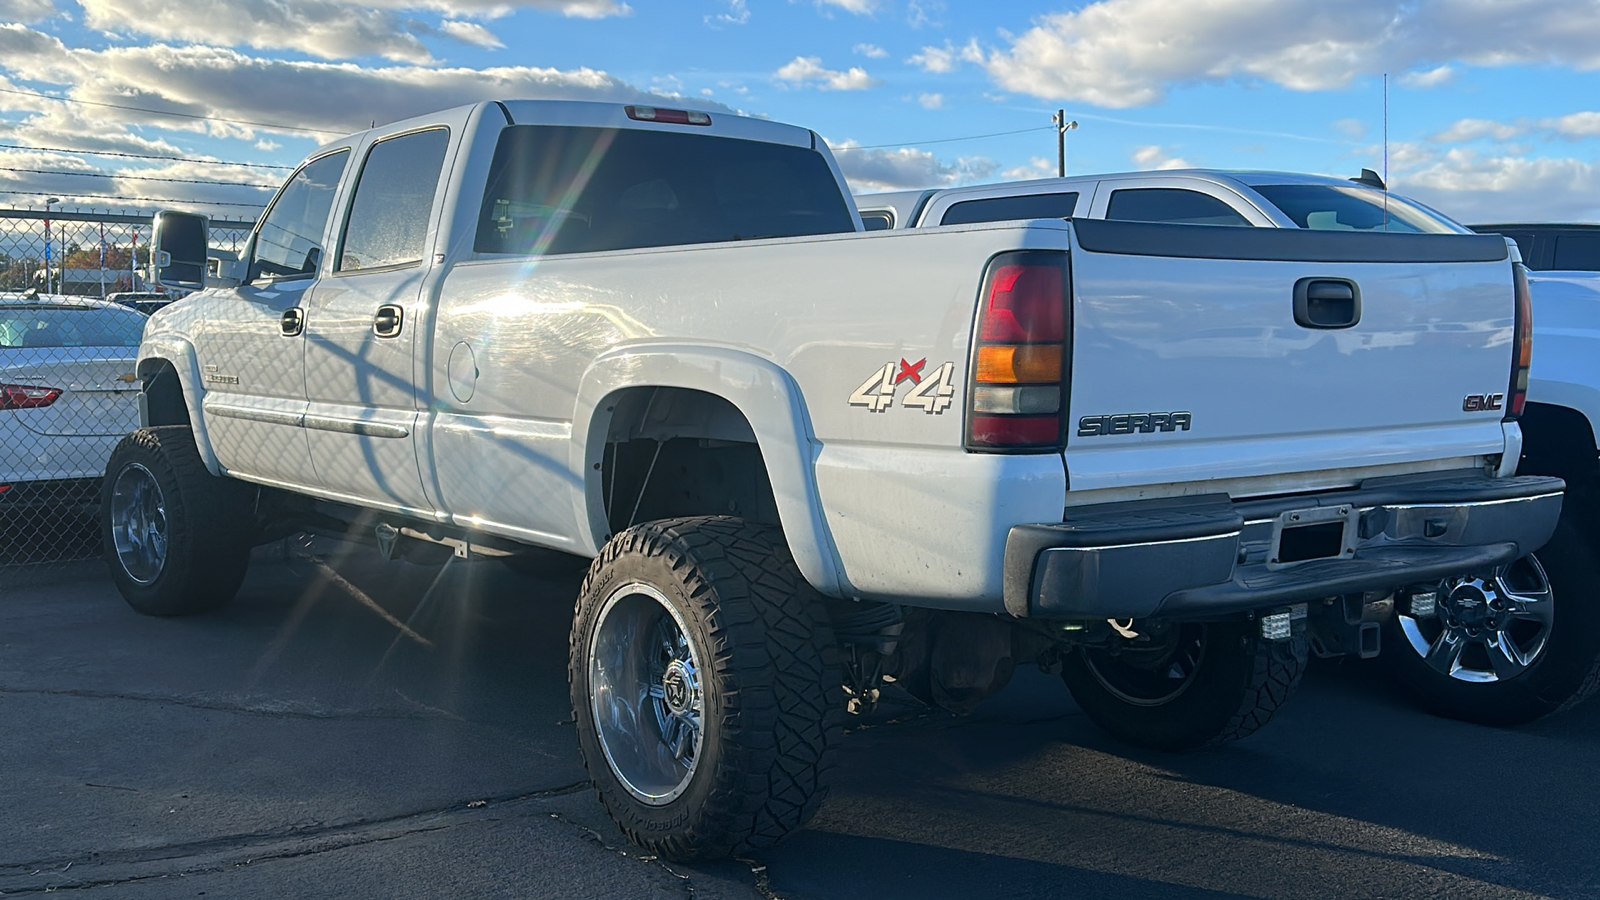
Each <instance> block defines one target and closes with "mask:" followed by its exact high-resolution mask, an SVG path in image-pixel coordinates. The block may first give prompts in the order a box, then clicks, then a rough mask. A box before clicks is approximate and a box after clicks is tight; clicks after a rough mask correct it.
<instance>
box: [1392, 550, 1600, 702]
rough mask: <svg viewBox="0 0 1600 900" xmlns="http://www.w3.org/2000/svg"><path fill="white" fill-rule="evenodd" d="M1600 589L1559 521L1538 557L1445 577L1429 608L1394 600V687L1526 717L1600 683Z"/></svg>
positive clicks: (1413, 695)
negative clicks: (1472, 573) (1413, 606)
mask: <svg viewBox="0 0 1600 900" xmlns="http://www.w3.org/2000/svg"><path fill="white" fill-rule="evenodd" d="M1597 590H1600V572H1597V571H1596V569H1595V556H1594V554H1593V553H1592V552H1591V551H1590V550H1589V549H1588V547H1587V545H1586V544H1585V542H1584V541H1583V539H1582V535H1581V534H1580V533H1579V532H1578V531H1577V529H1575V528H1574V527H1573V526H1572V525H1571V523H1569V522H1567V521H1563V522H1562V523H1561V524H1560V525H1559V526H1558V527H1557V529H1556V533H1555V535H1554V536H1553V537H1552V538H1551V539H1550V543H1548V544H1546V545H1545V547H1544V549H1542V550H1540V551H1539V553H1538V554H1537V558H1536V557H1535V556H1533V555H1529V556H1524V557H1522V558H1521V559H1519V560H1517V561H1515V562H1513V563H1511V564H1510V565H1507V566H1502V567H1500V568H1499V569H1497V570H1495V571H1493V572H1490V573H1487V574H1483V575H1469V576H1462V577H1458V578H1452V579H1448V580H1446V581H1445V582H1443V583H1442V584H1440V585H1439V586H1438V588H1437V589H1436V591H1435V592H1434V597H1435V601H1434V604H1433V608H1432V609H1431V610H1426V611H1423V610H1414V609H1412V608H1411V607H1410V605H1409V604H1408V603H1406V602H1405V601H1402V602H1400V603H1398V604H1397V607H1396V610H1395V616H1394V618H1393V619H1392V620H1391V621H1390V622H1389V623H1388V624H1387V625H1386V626H1385V627H1386V633H1385V634H1384V638H1383V655H1382V660H1383V663H1384V665H1385V668H1387V670H1388V672H1389V675H1390V677H1391V680H1392V683H1393V684H1394V686H1395V688H1396V689H1397V691H1398V692H1399V693H1400V694H1401V695H1402V696H1404V697H1405V698H1406V699H1407V700H1409V701H1411V702H1412V703H1413V704H1415V705H1416V706H1419V707H1421V708H1422V709H1425V710H1427V711H1428V712H1431V713H1434V714H1435V715H1440V716H1444V717H1446V718H1451V719H1460V720H1462V721H1465V722H1474V723H1477V724H1480V725H1497V726H1506V725H1519V724H1522V723H1524V722H1531V721H1533V720H1534V719H1537V718H1540V717H1541V716H1545V715H1548V714H1550V713H1553V712H1558V711H1560V710H1562V709H1566V708H1568V707H1571V706H1573V705H1575V704H1576V703H1578V702H1580V701H1581V700H1583V698H1585V697H1587V696H1588V695H1589V694H1592V693H1593V692H1594V690H1595V687H1596V685H1597V683H1600V608H1597V607H1596V603H1597V602H1600V594H1597ZM1416 613H1421V614H1416Z"/></svg>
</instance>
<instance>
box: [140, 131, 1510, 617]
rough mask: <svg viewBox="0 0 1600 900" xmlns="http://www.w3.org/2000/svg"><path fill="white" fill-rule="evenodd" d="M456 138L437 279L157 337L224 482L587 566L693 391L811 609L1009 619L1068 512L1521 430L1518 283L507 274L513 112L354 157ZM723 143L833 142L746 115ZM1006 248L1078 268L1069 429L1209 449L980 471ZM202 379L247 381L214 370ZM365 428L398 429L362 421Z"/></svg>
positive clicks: (258, 297) (1422, 271) (685, 267)
mask: <svg viewBox="0 0 1600 900" xmlns="http://www.w3.org/2000/svg"><path fill="white" fill-rule="evenodd" d="M508 106H509V107H510V111H511V113H512V116H513V117H514V118H515V121H516V122H517V123H518V124H526V123H530V122H534V123H544V124H600V125H606V126H610V127H649V128H669V127H673V126H665V125H655V124H649V125H646V124H643V123H638V122H630V121H629V120H628V119H626V118H624V117H622V115H621V111H620V108H618V107H603V106H600V105H597V104H535V103H511V104H508ZM440 123H442V124H445V125H448V127H450V128H451V144H450V151H449V154H448V156H447V161H448V162H447V169H446V176H445V178H444V179H443V180H442V181H441V183H440V187H439V196H438V197H437V201H436V204H435V208H434V213H433V219H432V221H431V222H430V223H429V232H428V233H429V238H428V249H429V252H428V254H427V256H426V258H425V259H424V261H423V263H422V264H421V265H418V266H415V267H412V268H410V269H406V270H404V271H403V272H389V273H386V274H385V276H384V277H383V278H381V279H374V278H371V277H370V276H366V278H367V279H368V280H369V281H371V282H372V283H370V284H355V283H354V282H355V281H356V279H349V278H341V277H338V276H336V275H333V274H332V273H331V270H330V269H329V267H328V266H329V264H328V262H327V261H324V263H323V266H324V268H323V271H322V273H321V274H320V275H319V277H318V278H317V279H315V280H312V281H302V282H295V283H279V284H276V285H267V286H264V287H261V286H249V285H246V286H243V287H236V288H227V289H220V288H216V289H211V290H208V291H206V292H204V293H201V294H198V295H195V296H193V297H191V298H190V299H189V300H188V301H187V302H185V303H183V304H179V305H177V306H174V307H171V308H169V309H167V310H163V311H162V312H160V313H158V314H157V316H156V317H155V319H154V320H153V322H152V324H151V326H150V328H149V330H148V331H147V333H146V338H145V344H144V347H143V348H142V350H141V360H142V361H148V360H151V359H155V358H164V359H168V360H170V361H171V362H172V363H173V364H174V366H175V368H176V369H177V371H178V373H179V376H180V378H181V379H182V381H183V385H184V389H185V392H186V394H187V396H188V397H189V408H190V411H191V417H192V418H193V420H194V422H195V425H196V436H197V440H199V442H200V443H201V450H202V454H203V455H204V456H205V457H206V459H207V461H208V465H210V466H212V468H213V470H214V471H215V472H217V473H225V474H228V475H232V476H235V477H238V478H242V479H246V480H250V481H254V482H258V483H262V484H268V485H274V486H278V487H282V488H285V489H288V490H292V491H297V492H300V493H304V494H310V495H313V496H319V497H324V498H329V499H334V500H340V501H345V502H349V503H354V504H357V505H361V506H366V507H369V508H373V509H380V510H387V511H391V512H395V513H400V514H403V515H407V516H412V517H415V518H418V519H423V520H431V521H437V522H449V523H452V524H456V525H460V526H463V527H467V528H471V529H474V530H478V531H482V532H486V533H490V534H495V535H500V536H504V537H510V538H513V539H516V540H519V541H523V542H526V543H529V544H534V545H539V546H545V547H552V548H557V549H561V550H566V551H569V552H573V553H578V554H588V555H593V554H595V553H597V552H598V549H599V547H600V545H601V544H602V543H603V542H604V540H605V539H606V537H607V534H606V532H607V525H606V520H605V516H604V514H603V510H602V509H601V496H602V494H601V485H600V482H599V477H600V476H599V473H598V472H597V471H596V470H597V469H598V466H597V463H599V462H600V461H601V459H602V453H603V449H604V437H605V434H606V428H607V424H608V421H609V415H610V406H609V405H608V403H607V400H608V398H610V397H613V396H614V395H615V394H616V393H617V392H618V391H622V390H625V389H628V388H634V387H651V386H668V387H682V388H691V389H695V390H700V391H705V392H708V393H712V394H715V395H717V396H720V397H723V398H725V399H727V400H728V401H729V402H731V403H732V404H733V405H734V406H735V407H737V408H738V409H739V411H740V412H741V413H742V414H743V415H744V417H745V419H746V420H747V421H748V422H749V424H750V428H751V431H753V433H754V435H755V438H756V442H757V444H758V445H759V447H760V450H761V453H762V456H763V459H764V461H765V464H766V467H767V469H768V473H769V475H770V479H771V483H772V486H773V490H774V494H775V498H776V501H777V507H778V512H779V515H780V518H781V521H782V525H783V528H784V531H785V534H786V536H787V539H788V541H789V544H790V546H791V548H792V549H793V551H794V554H795V557H796V560H797V562H798V564H799V567H800V569H801V571H802V573H803V574H804V575H805V577H806V578H807V580H808V581H810V582H811V583H812V584H813V585H814V586H816V587H817V588H818V589H819V590H821V591H823V592H824V593H827V594H831V595H835V596H848V597H872V598H883V599H894V600H899V601H902V602H909V603H913V604H917V605H930V606H940V607H951V608H969V609H985V610H999V609H1000V608H1001V607H1000V599H1001V595H1002V557H1003V553H1004V549H1005V543H1006V537H1007V533H1008V531H1009V530H1010V529H1011V528H1012V527H1013V526H1015V525H1020V524H1026V523H1040V522H1060V521H1061V519H1062V515H1063V509H1064V508H1065V507H1066V506H1068V505H1071V504H1074V503H1083V502H1093V501H1096V500H1105V499H1115V498H1119V497H1128V498H1132V497H1135V496H1171V495H1178V494H1185V493H1199V492H1205V491H1216V490H1225V491H1230V492H1232V493H1234V494H1235V495H1236V496H1249V495H1253V494H1267V493H1279V492H1287V491H1297V490H1315V489H1322V488H1333V487H1341V486H1350V485H1354V484H1356V483H1358V482H1359V481H1361V480H1362V479H1363V478H1366V477H1370V476H1372V475H1375V474H1399V473H1404V472H1416V471H1431V470H1436V469H1440V468H1448V467H1468V466H1474V465H1483V464H1484V463H1485V457H1486V456H1488V455H1492V454H1500V453H1503V452H1506V451H1507V449H1508V443H1509V442H1514V440H1515V426H1514V425H1513V426H1509V427H1507V428H1503V427H1502V425H1501V423H1500V420H1499V416H1497V415H1496V416H1484V415H1482V414H1479V415H1477V416H1474V415H1472V414H1468V413H1464V412H1462V411H1461V406H1462V403H1461V397H1462V395H1464V394H1467V393H1473V392H1482V391H1487V390H1499V389H1503V386H1504V384H1505V382H1506V379H1507V376H1508V367H1509V355H1510V354H1509V349H1508V347H1509V342H1510V340H1511V332H1512V303H1511V288H1510V267H1509V263H1498V264H1493V263H1473V264H1449V265H1414V264H1413V265H1407V264H1341V265H1334V266H1311V265H1310V264H1305V263H1262V262H1236V261H1226V260H1191V259H1179V258H1156V257H1131V256H1110V255H1100V254H1093V253H1087V252H1084V251H1083V250H1082V248H1081V247H1079V246H1077V245H1076V243H1075V238H1074V233H1073V230H1072V228H1071V226H1069V225H1068V224H1067V223H1065V222H1060V221H1035V222H1011V223H1001V224H989V225H971V226H951V227H943V228H932V229H926V230H917V231H890V232H881V233H871V234H868V233H849V234H840V235H826V236H817V237H800V238H784V239H771V240H750V241H741V242H737V243H722V244H701V245H694V246H679V247H668V248H655V249H642V250H620V251H609V252H604V253H586V254H571V255H563V256H550V257H545V258H533V257H508V256H506V255H497V254H484V253H477V252H475V251H474V250H473V249H472V244H473V230H474V228H475V226H476V222H477V219H478V213H479V205H480V203H481V201H482V198H483V196H484V186H485V180H486V178H487V171H488V168H489V161H490V158H491V156H492V154H493V151H494V146H495V141H496V139H497V136H498V133H499V131H500V129H501V128H502V127H504V125H505V119H504V117H503V116H502V115H501V113H500V112H499V111H498V109H497V106H496V105H495V104H481V105H479V106H475V107H471V108H469V109H467V110H457V111H451V112H447V113H444V114H441V116H440V117H439V118H437V119H433V118H425V119H417V120H412V121H409V122H404V123H398V124H396V125H393V126H387V127H385V128H381V129H377V130H375V131H372V132H366V133H363V134H360V135H355V136H352V137H350V138H347V139H345V140H344V141H341V142H336V143H335V144H334V145H330V147H335V146H348V147H350V148H352V149H353V150H354V154H353V157H354V159H355V160H359V159H360V156H361V154H362V153H363V152H364V148H366V147H368V146H370V145H371V144H372V142H373V141H374V140H376V139H378V138H381V137H383V136H386V135H391V134H395V133H398V132H402V131H405V130H410V129H416V128H419V127H425V126H428V125H432V124H440ZM716 127H717V132H716V133H718V134H721V135H723V136H731V137H745V138H749V139H755V140H766V141H773V142H787V143H792V144H795V145H797V146H806V145H807V142H811V141H814V140H815V139H814V136H811V135H810V134H809V132H806V131H804V130H802V129H796V128H792V127H790V126H783V125H777V124H775V123H770V122H763V121H758V120H748V119H738V118H736V117H731V116H720V117H717V126H716ZM327 149H329V148H324V151H326V150H327ZM820 152H822V153H824V154H825V153H826V150H825V149H822V150H821V151H820ZM830 164H831V161H830ZM355 168H356V166H355V164H352V165H351V166H350V167H349V168H347V170H346V180H345V182H344V183H342V184H341V187H340V188H339V191H338V195H337V198H336V200H335V204H334V209H335V214H334V216H333V219H332V221H331V222H330V223H329V225H328V232H327V235H325V237H326V241H327V246H330V247H331V246H334V244H335V239H336V237H337V235H338V234H339V228H340V220H341V213H340V212H339V211H340V210H343V209H345V208H347V206H348V203H349V197H348V193H349V191H350V186H349V182H350V178H351V174H350V173H351V172H352V171H353V170H354V169H355ZM834 171H835V174H836V176H837V169H836V168H835V169H834ZM838 183H839V188H840V190H841V191H844V190H845V188H844V182H843V179H842V178H839V179H838ZM846 196H847V197H848V195H846ZM852 210H853V206H852ZM1013 250H1046V251H1059V252H1066V253H1070V254H1071V255H1072V267H1073V283H1074V291H1073V310H1072V312H1073V317H1074V320H1075V321H1074V327H1073V332H1072V347H1071V351H1072V354H1073V362H1072V366H1071V369H1072V386H1071V394H1070V404H1071V406H1070V409H1071V411H1072V415H1073V416H1077V415H1079V414H1084V413H1091V412H1092V413H1106V414H1110V413H1127V412H1145V411H1154V410H1169V409H1170V410H1177V409H1184V410H1190V411H1192V413H1193V414H1194V417H1195V422H1196V427H1195V428H1194V430H1193V431H1191V432H1187V433H1177V434H1165V435H1163V434H1152V435H1137V434H1135V435H1122V436H1108V437H1102V438H1096V439H1094V440H1093V441H1092V442H1088V441H1080V440H1078V439H1070V440H1069V443H1068V446H1067V449H1066V452H1065V453H1064V454H1032V455H998V454H981V453H969V452H967V451H966V450H965V449H964V446H963V445H964V421H963V411H964V410H965V408H966V400H967V398H966V394H967V383H968V378H969V371H968V370H969V362H968V360H969V354H970V349H971V339H972V329H973V321H974V315H975V309H976V306H977V302H978V294H979V289H980V286H981V283H982V279H983V276H984V271H985V266H986V265H987V263H988V262H989V260H990V259H991V258H993V257H994V256H995V255H996V254H999V253H1003V252H1007V251H1013ZM329 256H332V254H329ZM1307 274H1333V275H1344V276H1347V277H1351V278H1355V279H1359V280H1360V281H1361V283H1362V285H1363V288H1364V290H1365V291H1367V292H1368V293H1367V295H1366V296H1367V297H1368V298H1369V299H1367V301H1366V302H1367V308H1368V309H1370V310H1371V313H1370V315H1369V316H1368V317H1366V318H1364V319H1363V321H1362V323H1361V324H1360V325H1359V326H1358V327H1356V328H1353V329H1349V330H1345V331H1341V332H1338V333H1332V332H1318V333H1308V332H1304V331H1303V330H1301V329H1297V328H1296V327H1295V326H1294V323H1293V321H1292V319H1291V318H1289V306H1290V304H1289V297H1288V294H1287V293H1286V292H1287V290H1288V287H1289V286H1290V285H1292V284H1293V283H1294V281H1295V279H1296V278H1298V277H1301V276H1302V275H1307ZM379 282H381V283H379ZM357 296H359V298H360V302H351V301H350V298H352V297H357ZM384 302H388V303H396V304H400V305H403V306H405V307H406V310H407V314H406V328H407V329H409V330H410V334H411V337H410V338H409V340H408V341H406V342H404V343H403V344H401V343H389V344H384V345H382V346H378V344H379V342H378V341H376V340H375V339H374V338H373V337H372V332H371V328H370V325H371V322H372V319H371V315H372V314H371V309H372V308H374V307H376V306H377V305H378V304H379V303H384ZM286 304H287V305H297V306H300V307H302V308H304V309H306V310H307V320H306V335H307V336H304V337H293V338H286V337H282V336H281V335H280V334H279V332H278V327H277V322H278V317H279V316H281V314H282V312H283V310H284V308H285V305H286ZM1286 319H1287V320H1288V321H1287V324H1285V321H1284V320H1286ZM341 348H342V352H335V351H340V350H341ZM297 358H298V360H299V361H298V362H297ZM349 358H354V359H357V360H361V362H360V363H358V364H357V368H355V369H353V368H352V367H351V364H350V363H349V361H348V360H349ZM922 359H925V360H926V361H927V368H926V370H925V371H926V372H930V373H931V372H933V371H935V370H936V369H937V368H938V367H940V366H941V365H943V364H944V363H946V362H949V363H953V364H954V372H955V377H954V382H955V395H954V397H953V398H952V400H953V402H952V404H951V406H950V408H949V409H948V410H947V411H945V412H943V413H942V414H939V415H931V414H928V413H925V412H923V411H922V410H919V409H912V408H907V407H906V406H905V405H904V403H903V402H897V403H896V404H895V405H894V406H893V407H892V408H890V409H889V410H887V411H885V412H881V413H874V412H870V411H868V410H866V409H863V408H860V407H852V406H850V405H849V404H848V402H847V398H848V397H849V396H850V394H851V393H852V392H853V391H854V390H855V389H856V388H857V387H858V386H859V385H860V384H861V383H862V382H863V381H864V380H865V379H866V378H868V376H870V375H871V374H872V373H873V372H874V371H876V370H879V369H881V368H882V367H883V366H884V365H885V364H888V363H897V364H898V363H899V362H900V361H901V360H906V361H909V362H915V361H917V360H922ZM212 365H214V366H217V367H219V370H220V372H221V373H223V374H225V375H227V376H236V377H237V379H238V382H237V383H231V382H216V381H212V382H207V381H206V380H205V377H206V376H205V373H206V367H207V366H212ZM361 367H365V368H361ZM908 390H909V385H908V386H906V387H902V388H900V392H899V397H900V398H902V399H903V398H904V396H905V394H906V392H907V391H908ZM224 408H226V409H227V410H228V411H229V415H227V416H218V415H216V414H215V413H216V412H217V411H218V410H219V409H224ZM313 421H315V422H317V423H321V425H323V426H326V425H328V424H329V423H334V424H337V425H339V426H340V427H345V428H346V429H347V430H346V431H340V430H337V428H332V429H330V428H328V427H316V428H308V427H305V426H306V425H308V424H311V423H312V422H313ZM362 429H369V430H371V429H378V430H380V431H384V432H386V433H387V434H390V435H394V434H398V433H401V432H403V436H374V435H373V434H371V433H368V434H360V433H350V431H351V430H354V431H360V430H362ZM1070 432H1071V429H1070V428H1069V434H1070ZM1069 485H1070V488H1071V490H1070V491H1069Z"/></svg>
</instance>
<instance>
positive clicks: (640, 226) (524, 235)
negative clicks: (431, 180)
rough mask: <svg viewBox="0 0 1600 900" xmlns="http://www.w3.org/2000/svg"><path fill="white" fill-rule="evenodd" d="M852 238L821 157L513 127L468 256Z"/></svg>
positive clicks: (762, 146)
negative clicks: (814, 237) (803, 237)
mask: <svg viewBox="0 0 1600 900" xmlns="http://www.w3.org/2000/svg"><path fill="white" fill-rule="evenodd" d="M855 230H856V225H855V217H854V216H853V215H851V213H850V208H849V206H847V205H846V203H845V199H844V196H843V194H842V193H841V192H840V190H839V183H838V181H837V179H836V178H835V177H834V174H833V171H832V169H830V168H829V166H828V163H827V160H826V159H825V158H824V157H823V156H822V154H820V153H817V152H816V151H814V150H811V149H809V148H804V147H793V146H788V145H782V144H771V143H765V142H760V141H750V140H740V139H735V138H725V137H718V136H714V135H691V134H677V133H672V132H665V131H653V130H644V129H630V128H597V127H583V126H552V125H512V126H509V127H507V128H506V129H505V130H504V131H502V132H501V135H500V140H499V143H498V145H497V146H496V147H495V153H494V159H493V161H492V163H491V164H490V169H489V182H488V186H487V188H486V190H485V192H484V198H483V206H482V210H481V212H480V214H479V219H478V229H477V235H476V238H475V240H474V243H473V248H474V249H475V250H476V251H477V252H479V253H514V254H562V253H592V252H597V251H603V250H626V249H634V248H641V247H664V246H672V245H680V244H700V243H714V242H721V241H741V240H757V239H760V238H781V237H798V236H801V235H810V234H838V233H847V232H853V231H855Z"/></svg>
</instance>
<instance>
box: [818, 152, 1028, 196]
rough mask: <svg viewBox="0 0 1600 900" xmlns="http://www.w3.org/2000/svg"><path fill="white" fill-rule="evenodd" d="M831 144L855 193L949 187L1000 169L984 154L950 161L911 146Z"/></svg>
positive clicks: (840, 167)
mask: <svg viewBox="0 0 1600 900" xmlns="http://www.w3.org/2000/svg"><path fill="white" fill-rule="evenodd" d="M828 144H829V146H830V147H832V148H833V151H834V154H835V158H836V159H837V160H838V161H839V170H840V171H841V172H843V173H844V177H845V179H846V180H847V181H849V182H850V189H851V191H853V192H855V193H869V192H873V191H901V190H911V189H915V188H937V187H949V186H951V185H956V184H964V183H969V182H973V181H982V180H984V179H986V178H990V177H993V175H994V173H995V170H996V169H998V168H999V167H998V166H997V165H996V164H995V163H994V161H993V160H991V159H988V158H985V157H967V158H962V159H958V160H956V161H955V162H953V163H947V162H941V161H940V160H939V159H938V158H937V157H935V156H934V155H933V154H932V153H929V152H928V151H926V150H917V149H913V148H910V147H903V148H900V149H898V150H863V149H858V148H859V146H860V145H859V144H857V143H856V142H855V141H842V142H839V143H835V142H833V141H829V142H828Z"/></svg>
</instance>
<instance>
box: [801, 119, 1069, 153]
mask: <svg viewBox="0 0 1600 900" xmlns="http://www.w3.org/2000/svg"><path fill="white" fill-rule="evenodd" d="M1053 130H1055V126H1054V125H1050V126H1043V127H1038V128H1019V129H1017V130H1016V131H996V132H993V133H991V134H969V135H967V136H965V137H953V138H938V139H936V140H932V141H903V142H901V143H898V144H864V145H862V146H859V147H832V148H831V149H832V150H833V152H835V153H849V152H852V151H855V150H882V149H885V148H888V147H917V146H921V145H923V144H953V143H955V142H956V141H977V140H982V139H983V138H992V137H1006V136H1008V135H1013V134H1032V133H1033V132H1035V131H1053Z"/></svg>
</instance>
